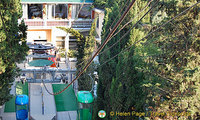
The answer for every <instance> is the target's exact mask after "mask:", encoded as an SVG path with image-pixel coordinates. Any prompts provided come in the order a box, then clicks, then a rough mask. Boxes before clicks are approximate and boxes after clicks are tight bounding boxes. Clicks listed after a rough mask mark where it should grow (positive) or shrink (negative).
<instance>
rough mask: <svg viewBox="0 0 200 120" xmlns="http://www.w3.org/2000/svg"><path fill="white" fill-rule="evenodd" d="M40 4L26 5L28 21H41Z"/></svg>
mask: <svg viewBox="0 0 200 120" xmlns="http://www.w3.org/2000/svg"><path fill="white" fill-rule="evenodd" d="M42 17H43V16H42V4H30V5H28V19H42Z"/></svg>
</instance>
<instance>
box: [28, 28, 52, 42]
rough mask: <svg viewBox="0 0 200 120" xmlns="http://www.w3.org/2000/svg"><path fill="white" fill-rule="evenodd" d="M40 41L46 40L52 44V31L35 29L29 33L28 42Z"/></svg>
mask: <svg viewBox="0 0 200 120" xmlns="http://www.w3.org/2000/svg"><path fill="white" fill-rule="evenodd" d="M40 39H43V40H44V39H46V40H47V42H52V36H51V29H34V30H28V31H27V42H33V41H34V40H40Z"/></svg>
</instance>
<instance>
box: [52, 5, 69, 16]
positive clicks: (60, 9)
mask: <svg viewBox="0 0 200 120" xmlns="http://www.w3.org/2000/svg"><path fill="white" fill-rule="evenodd" d="M54 9H55V15H54V14H53V15H54V16H55V18H56V19H65V18H67V4H58V5H55V8H53V9H52V10H54Z"/></svg>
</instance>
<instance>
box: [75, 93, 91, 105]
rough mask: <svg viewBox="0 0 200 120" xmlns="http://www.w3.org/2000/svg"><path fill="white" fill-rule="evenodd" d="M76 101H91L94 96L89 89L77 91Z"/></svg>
mask: <svg viewBox="0 0 200 120" xmlns="http://www.w3.org/2000/svg"><path fill="white" fill-rule="evenodd" d="M77 99H78V102H80V103H92V102H93V100H94V98H93V96H92V93H90V92H89V91H79V92H78V94H77Z"/></svg>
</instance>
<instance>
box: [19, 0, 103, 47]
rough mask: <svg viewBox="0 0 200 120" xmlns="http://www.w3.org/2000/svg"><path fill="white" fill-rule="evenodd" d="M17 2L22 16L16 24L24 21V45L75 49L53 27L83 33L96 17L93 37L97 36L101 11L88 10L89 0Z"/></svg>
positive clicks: (70, 39)
mask: <svg viewBox="0 0 200 120" xmlns="http://www.w3.org/2000/svg"><path fill="white" fill-rule="evenodd" d="M21 3H22V9H23V16H22V18H21V19H19V22H20V21H21V20H22V19H24V21H25V24H26V25H28V31H27V42H28V43H33V42H40V43H42V42H43V43H44V42H50V43H52V44H53V45H54V46H56V47H57V48H66V49H67V50H68V49H75V48H76V39H75V38H74V37H73V36H71V35H70V34H67V33H66V32H64V31H62V30H60V29H58V28H56V27H68V28H69V27H72V28H74V29H77V30H79V31H80V32H82V33H83V34H87V33H88V31H89V30H90V28H91V24H92V21H93V19H94V18H95V17H98V20H97V22H98V23H97V29H96V30H97V34H98V36H101V35H100V34H101V27H102V21H103V18H102V17H104V16H102V13H103V12H102V11H101V10H97V9H92V3H93V0H21ZM80 8H82V9H80ZM100 17H101V18H100ZM97 40H100V37H99V38H98V39H97Z"/></svg>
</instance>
